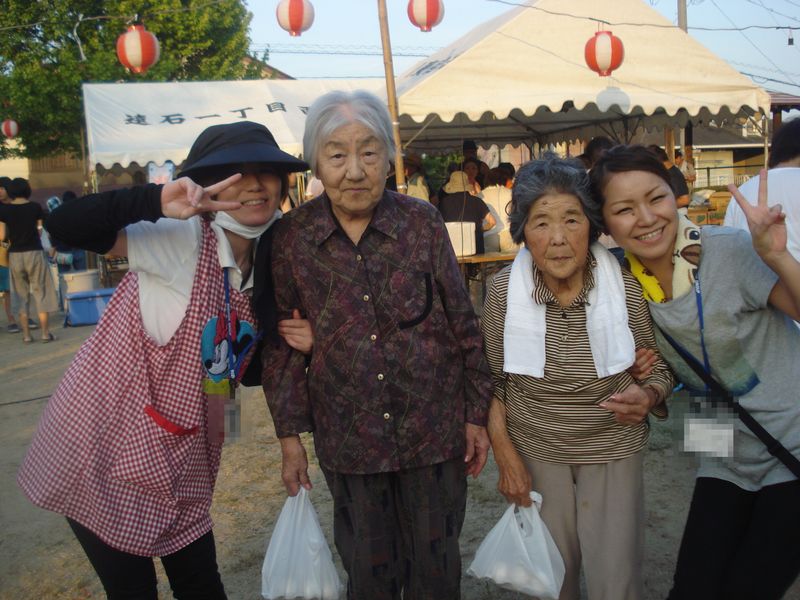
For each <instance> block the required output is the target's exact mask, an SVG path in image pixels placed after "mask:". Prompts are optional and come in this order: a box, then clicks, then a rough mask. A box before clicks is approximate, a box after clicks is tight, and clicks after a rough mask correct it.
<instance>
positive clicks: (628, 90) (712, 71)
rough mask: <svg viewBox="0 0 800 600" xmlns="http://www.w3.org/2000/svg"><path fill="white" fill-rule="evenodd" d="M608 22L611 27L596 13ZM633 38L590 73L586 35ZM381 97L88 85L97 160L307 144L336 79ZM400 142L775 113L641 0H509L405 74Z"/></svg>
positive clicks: (244, 86) (620, 135) (179, 157)
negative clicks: (222, 127) (260, 132)
mask: <svg viewBox="0 0 800 600" xmlns="http://www.w3.org/2000/svg"><path fill="white" fill-rule="evenodd" d="M601 24H602V25H601ZM600 28H602V29H607V30H611V31H612V32H613V33H614V35H616V36H617V37H619V38H620V39H621V40H622V42H623V44H624V45H625V60H624V62H623V63H622V66H621V67H620V68H619V69H617V70H616V71H614V72H613V73H612V75H611V76H610V77H600V76H598V75H597V74H596V73H595V72H593V71H591V70H590V69H589V68H588V67H587V66H586V64H585V62H584V58H583V52H584V45H585V44H586V41H587V40H589V39H590V38H591V37H592V36H593V35H594V34H595V32H596V31H597V30H598V29H600ZM359 88H361V89H369V90H372V91H374V92H376V93H378V94H379V95H381V96H382V97H384V98H385V97H386V88H385V85H384V81H383V79H360V80H359V79H355V80H335V79H323V80H310V79H304V80H260V81H219V82H192V83H180V82H170V83H139V84H132V83H123V84H85V85H84V86H83V93H84V104H85V111H86V122H87V132H88V143H89V159H90V161H91V164H92V165H96V164H100V165H103V166H104V167H107V168H110V167H111V166H112V165H113V164H114V163H119V164H120V165H122V166H127V165H128V164H130V163H132V162H136V163H138V164H140V165H144V164H146V163H147V162H149V161H154V162H156V163H158V164H161V163H163V162H164V161H167V160H171V161H173V162H174V163H175V164H176V165H179V164H180V163H181V162H182V161H183V160H184V159H185V158H186V156H187V154H188V152H189V147H190V146H191V143H192V141H194V139H195V138H196V137H197V135H198V134H199V133H200V132H201V131H202V130H203V129H205V128H206V127H208V126H209V125H213V124H218V123H229V122H233V121H236V120H238V119H241V118H247V119H250V120H253V121H257V122H260V123H264V124H265V125H267V127H269V129H270V131H272V133H273V134H274V135H275V138H276V140H277V142H278V144H279V145H280V146H281V148H283V149H284V150H285V151H287V152H290V153H292V154H295V155H299V154H300V152H301V150H302V149H301V142H302V135H303V127H304V125H305V112H304V108H305V107H307V106H309V105H310V104H311V103H312V102H313V101H314V99H316V98H318V97H319V96H320V95H322V94H324V93H325V92H327V91H330V90H334V89H347V90H352V89H359ZM397 94H398V104H399V113H400V130H401V137H402V140H403V144H404V145H407V146H410V147H412V148H414V149H417V150H435V149H451V150H454V149H458V148H460V147H461V141H462V140H464V139H473V140H475V141H476V142H478V143H482V144H483V145H491V144H494V143H497V144H503V143H520V142H524V143H527V144H531V143H533V142H540V143H542V142H557V141H567V140H574V139H578V138H581V139H589V138H591V137H593V136H595V135H599V134H604V135H608V136H610V137H614V138H617V139H620V140H623V141H629V140H630V139H631V138H632V137H633V135H634V133H635V132H636V131H637V130H641V128H643V127H644V128H647V129H652V128H655V127H664V126H675V125H681V126H683V125H685V124H686V123H687V122H689V121H691V122H693V123H708V122H710V121H711V120H712V119H717V120H718V121H719V120H728V119H731V118H734V117H746V116H751V115H753V114H754V113H756V112H757V111H762V112H764V113H768V112H769V108H770V98H769V95H768V94H767V93H766V92H765V91H764V90H763V89H761V88H760V87H758V86H757V85H755V84H754V83H752V82H751V81H750V80H749V79H748V78H747V77H745V76H743V75H742V74H740V73H739V72H737V71H736V70H735V69H733V68H732V67H730V66H729V65H728V64H727V63H726V62H725V61H724V60H722V59H721V58H719V57H717V56H716V55H714V54H713V53H711V52H710V51H709V50H707V49H706V48H705V47H704V46H702V45H701V44H699V43H698V42H697V41H695V40H694V39H693V38H692V37H691V36H689V35H687V34H686V33H684V32H683V31H681V30H680V29H678V28H677V27H675V26H674V25H672V24H671V23H670V22H669V21H667V20H666V19H664V17H662V16H661V15H660V14H659V13H658V12H656V11H655V10H654V9H653V8H651V7H650V6H649V5H648V4H647V3H646V2H645V1H644V0H614V1H613V2H612V1H610V0H609V1H604V2H598V1H597V0H538V1H536V0H534V1H531V2H530V3H529V4H528V5H525V6H520V7H517V8H513V9H511V10H509V11H508V12H507V13H505V14H503V15H501V16H499V17H497V18H495V19H493V20H491V21H488V22H486V23H484V24H482V25H480V26H479V27H478V28H476V29H475V30H473V31H472V32H470V33H468V34H467V35H465V36H463V37H462V38H460V39H459V40H457V41H456V42H454V43H453V44H451V45H450V46H448V47H447V48H444V49H443V50H441V51H439V52H437V53H436V54H434V55H432V56H431V57H429V58H427V59H425V60H423V61H421V62H420V63H418V64H417V65H415V66H414V67H412V68H411V69H410V70H409V71H407V72H406V73H405V74H403V75H402V76H400V77H399V78H398V80H397Z"/></svg>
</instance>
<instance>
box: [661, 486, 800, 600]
mask: <svg viewBox="0 0 800 600" xmlns="http://www.w3.org/2000/svg"><path fill="white" fill-rule="evenodd" d="M798 573H800V481H798V480H795V481H790V482H787V483H781V484H777V485H771V486H767V487H765V488H762V489H761V490H759V491H757V492H748V491H745V490H743V489H742V488H740V487H738V486H736V485H734V484H732V483H730V482H728V481H723V480H721V479H713V478H703V477H701V478H699V479H698V480H697V483H696V484H695V488H694V495H693V496H692V504H691V507H690V508H689V517H688V518H687V521H686V529H685V530H684V532H683V540H682V541H681V547H680V551H679V553H678V565H677V567H676V568H675V578H674V582H673V588H672V591H671V592H670V594H669V599H668V600H689V599H696V600H778V599H779V598H782V597H783V594H784V593H785V592H786V590H787V588H788V587H789V586H790V585H792V583H793V582H794V580H795V578H796V577H797V575H798Z"/></svg>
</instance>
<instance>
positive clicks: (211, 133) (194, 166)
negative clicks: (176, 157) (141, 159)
mask: <svg viewBox="0 0 800 600" xmlns="http://www.w3.org/2000/svg"><path fill="white" fill-rule="evenodd" d="M252 162H257V163H269V164H270V165H272V166H273V167H275V168H276V169H278V170H280V171H285V172H287V173H289V172H292V171H307V170H308V169H309V166H308V163H306V162H304V161H302V160H300V159H299V158H295V157H294V156H292V155H291V154H287V153H286V152H284V151H283V150H281V149H280V148H279V147H278V144H277V143H276V142H275V138H274V137H273V136H272V134H271V133H270V131H269V129H267V128H266V127H264V125H262V124H261V123H254V122H252V121H237V122H236V123H228V124H226V125H212V126H211V127H209V128H207V129H205V130H203V132H202V133H201V134H200V135H199V136H197V139H196V140H195V141H194V144H192V148H191V150H189V156H187V157H186V162H184V165H183V170H181V173H180V175H178V177H186V176H191V175H193V174H195V173H197V172H198V171H200V170H202V169H207V168H209V167H212V168H213V167H220V166H224V165H232V164H238V163H252Z"/></svg>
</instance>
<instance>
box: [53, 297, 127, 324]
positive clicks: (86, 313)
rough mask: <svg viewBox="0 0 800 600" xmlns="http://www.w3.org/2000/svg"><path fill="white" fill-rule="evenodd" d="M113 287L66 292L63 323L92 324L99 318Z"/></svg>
mask: <svg viewBox="0 0 800 600" xmlns="http://www.w3.org/2000/svg"><path fill="white" fill-rule="evenodd" d="M114 289H115V288H102V289H99V290H88V291H85V292H72V293H71V294H67V318H66V319H65V322H64V324H65V325H72V326H74V325H94V324H95V323H97V322H98V321H99V320H100V317H101V316H102V315H103V311H104V310H105V309H106V304H108V301H109V300H110V299H111V294H113V293H114Z"/></svg>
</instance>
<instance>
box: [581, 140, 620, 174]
mask: <svg viewBox="0 0 800 600" xmlns="http://www.w3.org/2000/svg"><path fill="white" fill-rule="evenodd" d="M614 146H616V142H615V141H614V140H612V139H611V138H607V137H606V136H604V135H599V136H597V137H596V138H592V139H591V140H590V141H589V143H588V144H586V148H584V150H583V153H584V154H585V155H586V158H587V159H588V160H589V168H592V166H593V165H594V163H596V162H597V159H598V158H600V156H601V155H602V154H603V152H605V151H606V150H608V149H609V148H613V147H614Z"/></svg>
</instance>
